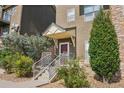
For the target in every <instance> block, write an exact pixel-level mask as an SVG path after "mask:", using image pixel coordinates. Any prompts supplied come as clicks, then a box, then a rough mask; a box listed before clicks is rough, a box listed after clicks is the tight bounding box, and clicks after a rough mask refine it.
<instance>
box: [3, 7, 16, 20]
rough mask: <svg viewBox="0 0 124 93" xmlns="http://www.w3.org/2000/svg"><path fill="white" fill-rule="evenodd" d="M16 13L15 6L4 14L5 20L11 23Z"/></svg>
mask: <svg viewBox="0 0 124 93" xmlns="http://www.w3.org/2000/svg"><path fill="white" fill-rule="evenodd" d="M15 11H16V7H15V6H14V7H12V8H10V9H8V10H6V11H4V13H3V20H5V21H10V19H11V16H12V15H13V14H14V13H15Z"/></svg>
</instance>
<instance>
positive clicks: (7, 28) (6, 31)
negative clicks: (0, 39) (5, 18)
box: [2, 27, 9, 35]
mask: <svg viewBox="0 0 124 93" xmlns="http://www.w3.org/2000/svg"><path fill="white" fill-rule="evenodd" d="M8 33H9V27H4V28H3V30H2V34H3V35H7V34H8Z"/></svg>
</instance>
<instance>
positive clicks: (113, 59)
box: [89, 9, 120, 81]
mask: <svg viewBox="0 0 124 93" xmlns="http://www.w3.org/2000/svg"><path fill="white" fill-rule="evenodd" d="M90 36H91V37H90V41H89V43H90V46H89V55H90V64H91V67H92V70H93V71H95V73H96V74H97V75H99V76H101V77H102V78H103V79H105V80H106V81H110V80H111V79H112V77H113V75H115V73H116V72H117V71H118V70H119V67H120V59H119V47H118V40H117V35H116V32H115V28H114V26H113V24H112V21H111V20H110V16H109V13H106V12H103V10H102V9H101V10H100V11H99V13H98V14H97V16H96V18H95V19H94V21H93V26H92V30H91V35H90Z"/></svg>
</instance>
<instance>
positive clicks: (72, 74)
mask: <svg viewBox="0 0 124 93" xmlns="http://www.w3.org/2000/svg"><path fill="white" fill-rule="evenodd" d="M58 76H59V77H60V79H64V82H65V86H66V87H69V88H81V87H89V83H88V81H87V80H86V76H85V74H84V72H83V70H82V69H81V68H80V66H79V62H78V61H77V60H72V61H69V62H67V65H66V66H62V67H61V68H59V69H58Z"/></svg>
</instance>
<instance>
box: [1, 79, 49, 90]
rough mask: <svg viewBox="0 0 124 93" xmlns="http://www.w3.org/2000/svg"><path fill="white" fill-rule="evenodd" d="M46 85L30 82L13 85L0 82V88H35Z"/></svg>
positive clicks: (10, 82) (12, 83) (8, 82)
mask: <svg viewBox="0 0 124 93" xmlns="http://www.w3.org/2000/svg"><path fill="white" fill-rule="evenodd" d="M46 83H48V82H47V81H45V80H44V81H41V80H31V81H27V82H20V83H15V82H12V81H5V80H0V88H35V87H37V86H40V85H43V84H46Z"/></svg>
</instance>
